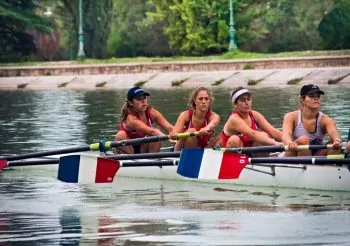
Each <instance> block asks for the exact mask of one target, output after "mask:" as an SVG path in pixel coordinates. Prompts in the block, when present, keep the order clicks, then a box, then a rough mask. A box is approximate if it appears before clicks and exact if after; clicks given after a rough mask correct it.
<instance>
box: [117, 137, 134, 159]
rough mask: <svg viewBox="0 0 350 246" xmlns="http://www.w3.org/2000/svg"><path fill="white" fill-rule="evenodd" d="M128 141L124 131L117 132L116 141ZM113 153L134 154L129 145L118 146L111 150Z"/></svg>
mask: <svg viewBox="0 0 350 246" xmlns="http://www.w3.org/2000/svg"><path fill="white" fill-rule="evenodd" d="M128 139H129V137H128V135H127V134H126V132H125V131H118V132H117V134H116V135H115V140H116V141H122V140H128ZM113 152H114V153H116V154H134V148H133V147H132V146H131V145H129V146H120V147H117V148H115V149H113Z"/></svg>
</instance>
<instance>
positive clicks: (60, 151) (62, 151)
mask: <svg viewBox="0 0 350 246" xmlns="http://www.w3.org/2000/svg"><path fill="white" fill-rule="evenodd" d="M89 150H90V146H89V145H86V146H81V147H72V148H66V149H57V150H48V151H41V152H36V153H29V154H22V155H13V156H3V157H1V158H0V159H3V160H8V161H15V160H23V159H29V158H37V157H42V156H50V155H61V154H68V153H75V152H82V151H89Z"/></svg>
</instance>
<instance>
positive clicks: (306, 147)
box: [220, 144, 334, 154]
mask: <svg viewBox="0 0 350 246" xmlns="http://www.w3.org/2000/svg"><path fill="white" fill-rule="evenodd" d="M332 148H334V147H333V145H332V144H322V145H299V146H297V150H320V149H332ZM220 150H221V151H224V152H232V153H239V154H249V153H259V152H282V151H288V150H289V148H288V145H281V146H275V145H272V146H257V147H242V148H221V149H220Z"/></svg>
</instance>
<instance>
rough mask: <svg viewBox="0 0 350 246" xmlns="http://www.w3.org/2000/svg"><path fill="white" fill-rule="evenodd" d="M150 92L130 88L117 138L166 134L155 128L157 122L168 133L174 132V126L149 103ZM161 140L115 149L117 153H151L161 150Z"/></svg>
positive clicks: (122, 111)
mask: <svg viewBox="0 0 350 246" xmlns="http://www.w3.org/2000/svg"><path fill="white" fill-rule="evenodd" d="M148 96H150V94H149V93H148V92H146V91H145V90H143V89H142V88H140V87H138V86H136V87H133V88H131V89H129V91H128V93H127V100H126V101H125V103H124V105H123V107H122V110H121V115H120V127H119V131H118V132H117V134H116V136H115V140H118V141H120V140H127V139H135V138H142V137H146V136H161V135H164V133H163V132H161V131H160V130H159V129H157V128H154V127H153V124H154V123H156V124H157V125H158V126H160V127H161V128H162V129H163V130H164V131H166V132H167V133H172V132H173V128H174V126H173V125H171V124H170V123H169V122H168V121H167V120H166V119H165V117H164V116H163V115H162V114H161V113H160V112H159V111H158V110H156V109H155V108H153V107H152V106H150V105H149V104H148ZM160 148H161V143H160V142H154V143H146V144H141V145H133V146H122V147H118V148H116V149H115V152H117V153H127V154H133V153H151V152H159V151H160Z"/></svg>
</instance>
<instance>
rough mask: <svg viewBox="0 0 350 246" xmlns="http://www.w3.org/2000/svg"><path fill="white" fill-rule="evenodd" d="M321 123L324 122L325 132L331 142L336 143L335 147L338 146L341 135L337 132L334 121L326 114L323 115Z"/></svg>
mask: <svg viewBox="0 0 350 246" xmlns="http://www.w3.org/2000/svg"><path fill="white" fill-rule="evenodd" d="M323 124H324V129H325V132H326V133H327V134H328V136H329V138H330V139H331V140H332V142H333V144H336V145H337V147H340V146H341V143H342V141H341V136H340V134H339V131H338V129H337V126H336V123H335V121H334V120H333V119H331V118H330V117H328V116H327V115H324V118H323ZM321 125H322V124H321Z"/></svg>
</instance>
